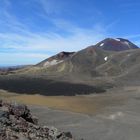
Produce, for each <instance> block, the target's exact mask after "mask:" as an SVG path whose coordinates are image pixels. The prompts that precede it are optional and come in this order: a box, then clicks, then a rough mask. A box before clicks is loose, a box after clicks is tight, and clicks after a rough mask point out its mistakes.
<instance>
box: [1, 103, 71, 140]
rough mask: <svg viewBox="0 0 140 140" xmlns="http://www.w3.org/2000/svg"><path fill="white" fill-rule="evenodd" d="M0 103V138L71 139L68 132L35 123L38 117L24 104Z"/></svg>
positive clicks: (3, 139) (2, 139)
mask: <svg viewBox="0 0 140 140" xmlns="http://www.w3.org/2000/svg"><path fill="white" fill-rule="evenodd" d="M0 105H1V107H0V140H73V136H72V134H71V133H70V132H61V131H59V130H58V129H57V128H55V127H51V128H50V127H47V126H40V125H37V123H38V119H37V118H36V117H34V116H32V114H31V113H30V110H29V109H28V107H27V106H26V105H19V104H7V103H5V102H3V101H0ZM5 105H6V106H5Z"/></svg>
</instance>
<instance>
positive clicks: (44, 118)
mask: <svg viewBox="0 0 140 140" xmlns="http://www.w3.org/2000/svg"><path fill="white" fill-rule="evenodd" d="M112 92H113V91H112ZM116 94H117V96H122V95H123V96H125V98H126V100H125V102H124V104H121V105H120V104H119V103H118V105H116V106H108V107H106V108H105V109H104V111H103V112H100V113H97V114H94V115H90V116H89V115H85V114H78V113H72V112H67V111H60V110H54V109H50V108H47V107H41V106H30V107H31V109H32V112H33V113H34V114H35V115H36V116H38V117H39V120H40V123H41V124H46V125H50V126H55V127H57V128H59V129H60V130H65V131H66V130H67V131H70V132H72V134H73V135H74V137H76V138H78V139H80V138H83V139H84V140H140V88H139V87H133V88H126V89H123V90H122V91H121V90H120V91H117V92H116ZM116 94H112V93H111V94H110V96H116ZM99 96H100V95H99ZM107 96H108V95H107Z"/></svg>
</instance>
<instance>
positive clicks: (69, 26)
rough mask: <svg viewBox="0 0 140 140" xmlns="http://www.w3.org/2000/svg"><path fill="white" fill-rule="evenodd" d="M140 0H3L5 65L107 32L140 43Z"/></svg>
mask: <svg viewBox="0 0 140 140" xmlns="http://www.w3.org/2000/svg"><path fill="white" fill-rule="evenodd" d="M139 7H140V1H139V0H0V65H21V64H35V63H37V62H39V61H41V60H43V59H45V58H47V57H49V56H51V55H54V54H56V53H58V52H60V51H77V50H80V49H82V48H85V47H86V46H88V45H91V44H95V43H96V42H98V41H100V40H102V39H104V38H107V37H114V38H115V37H123V38H127V39H130V40H131V41H133V42H134V43H136V44H137V45H140V29H139V25H140V18H139V17H140V8H139Z"/></svg>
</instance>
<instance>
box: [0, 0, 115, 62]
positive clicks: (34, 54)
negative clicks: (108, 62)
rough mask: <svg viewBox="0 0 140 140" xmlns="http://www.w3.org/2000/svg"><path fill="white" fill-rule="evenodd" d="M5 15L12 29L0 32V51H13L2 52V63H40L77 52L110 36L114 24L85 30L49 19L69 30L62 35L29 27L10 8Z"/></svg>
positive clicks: (61, 28) (5, 22) (4, 10)
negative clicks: (62, 52) (63, 52)
mask: <svg viewBox="0 0 140 140" xmlns="http://www.w3.org/2000/svg"><path fill="white" fill-rule="evenodd" d="M6 1H7V4H5V5H7V6H6V7H8V6H10V1H8V0H6ZM41 2H42V4H43V2H45V7H44V8H47V7H48V8H47V10H48V11H46V12H48V13H49V12H50V13H51V12H52V13H53V12H54V11H52V10H53V9H55V8H53V7H52V6H49V4H48V3H47V1H45V0H41ZM48 2H49V1H48ZM46 3H47V4H48V6H47V4H46ZM49 8H52V9H49ZM56 10H57V9H56ZM3 15H4V17H5V19H4V20H0V21H1V22H2V23H3V25H4V27H7V28H8V29H9V30H7V31H6V32H0V50H1V49H5V50H6V49H9V48H10V50H12V51H9V52H8V51H7V53H0V64H16V63H17V64H20V63H37V62H39V61H41V60H43V59H45V58H47V57H48V56H50V55H52V54H55V53H58V52H60V51H78V50H80V49H83V48H85V47H87V46H88V45H92V44H95V43H96V42H98V41H100V40H102V39H104V38H105V37H106V36H107V35H108V34H107V30H108V28H110V26H113V25H112V24H110V25H107V26H106V27H105V26H103V25H100V24H96V25H94V26H93V28H91V29H83V28H80V27H77V26H76V25H74V24H72V23H70V22H68V21H66V20H63V19H55V20H54V19H50V21H51V22H52V24H54V25H55V27H56V28H58V29H59V30H64V31H65V32H67V33H68V34H67V35H61V34H59V33H57V32H55V31H52V32H49V31H47V32H45V33H44V32H33V31H31V30H29V28H28V26H27V25H25V24H23V23H21V22H20V21H19V20H18V19H17V18H16V17H15V16H14V15H12V14H11V13H10V12H8V10H7V8H5V9H3ZM1 17H2V15H0V18H1ZM113 24H114V23H113ZM5 25H6V26H5Z"/></svg>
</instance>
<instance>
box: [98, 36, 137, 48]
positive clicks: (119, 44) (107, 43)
mask: <svg viewBox="0 0 140 140" xmlns="http://www.w3.org/2000/svg"><path fill="white" fill-rule="evenodd" d="M95 46H96V47H99V48H101V49H104V50H108V51H124V50H130V49H137V48H138V46H136V45H135V44H133V43H132V42H130V41H129V40H127V39H123V38H116V39H113V38H107V39H105V40H103V41H101V42H99V43H97V44H96V45H95Z"/></svg>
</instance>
